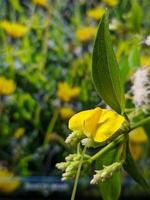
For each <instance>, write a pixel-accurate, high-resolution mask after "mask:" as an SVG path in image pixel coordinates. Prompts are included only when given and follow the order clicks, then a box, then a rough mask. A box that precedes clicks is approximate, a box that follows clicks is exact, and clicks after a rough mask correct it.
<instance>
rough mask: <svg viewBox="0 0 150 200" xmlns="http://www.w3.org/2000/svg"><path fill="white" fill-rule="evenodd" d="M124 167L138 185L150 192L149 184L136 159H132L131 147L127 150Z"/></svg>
mask: <svg viewBox="0 0 150 200" xmlns="http://www.w3.org/2000/svg"><path fill="white" fill-rule="evenodd" d="M123 167H124V169H125V170H126V171H127V173H128V174H129V175H130V176H131V177H132V178H133V179H134V180H135V181H136V182H137V183H138V184H140V185H141V186H142V187H143V188H144V189H146V190H148V191H150V187H149V185H148V183H147V182H146V180H145V178H144V177H143V175H142V174H141V172H140V170H139V169H138V167H137V165H136V163H135V161H134V159H133V158H132V155H131V153H130V149H129V145H128V146H127V148H126V160H125V163H124V165H123Z"/></svg>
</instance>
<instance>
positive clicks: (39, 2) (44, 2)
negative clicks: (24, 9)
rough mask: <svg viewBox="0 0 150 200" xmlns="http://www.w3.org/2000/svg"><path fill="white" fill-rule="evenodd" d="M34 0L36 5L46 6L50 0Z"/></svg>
mask: <svg viewBox="0 0 150 200" xmlns="http://www.w3.org/2000/svg"><path fill="white" fill-rule="evenodd" d="M32 2H33V3H34V4H35V5H38V6H43V7H45V6H47V3H48V0H32Z"/></svg>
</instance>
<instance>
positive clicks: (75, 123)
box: [69, 107, 125, 142]
mask: <svg viewBox="0 0 150 200" xmlns="http://www.w3.org/2000/svg"><path fill="white" fill-rule="evenodd" d="M124 121H125V118H124V117H123V116H121V115H119V114H117V113H116V112H114V111H111V110H107V109H101V108H99V107H97V108H95V109H91V110H86V111H81V112H79V113H77V114H75V115H74V116H73V117H72V118H71V119H70V120H69V129H70V130H72V131H80V132H82V133H83V134H85V135H86V136H87V137H89V138H92V139H93V140H94V141H95V142H104V141H106V140H107V139H109V138H111V136H113V135H114V134H115V133H116V132H117V131H118V130H119V129H120V128H121V126H122V124H123V122H124Z"/></svg>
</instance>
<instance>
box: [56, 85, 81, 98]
mask: <svg viewBox="0 0 150 200" xmlns="http://www.w3.org/2000/svg"><path fill="white" fill-rule="evenodd" d="M79 94H80V88H79V87H71V86H70V85H69V84H68V83H67V82H60V83H58V90H57V96H58V97H59V98H60V99H61V100H62V101H65V102H69V101H71V100H72V99H73V98H75V97H77V96H79Z"/></svg>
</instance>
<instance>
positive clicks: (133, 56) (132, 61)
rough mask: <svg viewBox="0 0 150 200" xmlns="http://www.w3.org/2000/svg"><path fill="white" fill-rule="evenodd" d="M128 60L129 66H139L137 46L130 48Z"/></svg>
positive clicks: (132, 67) (133, 67)
mask: <svg viewBox="0 0 150 200" xmlns="http://www.w3.org/2000/svg"><path fill="white" fill-rule="evenodd" d="M128 62H129V66H130V68H131V69H134V70H135V69H136V68H138V67H139V66H140V49H139V48H138V47H134V48H133V49H131V51H130V53H129V58H128Z"/></svg>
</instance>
